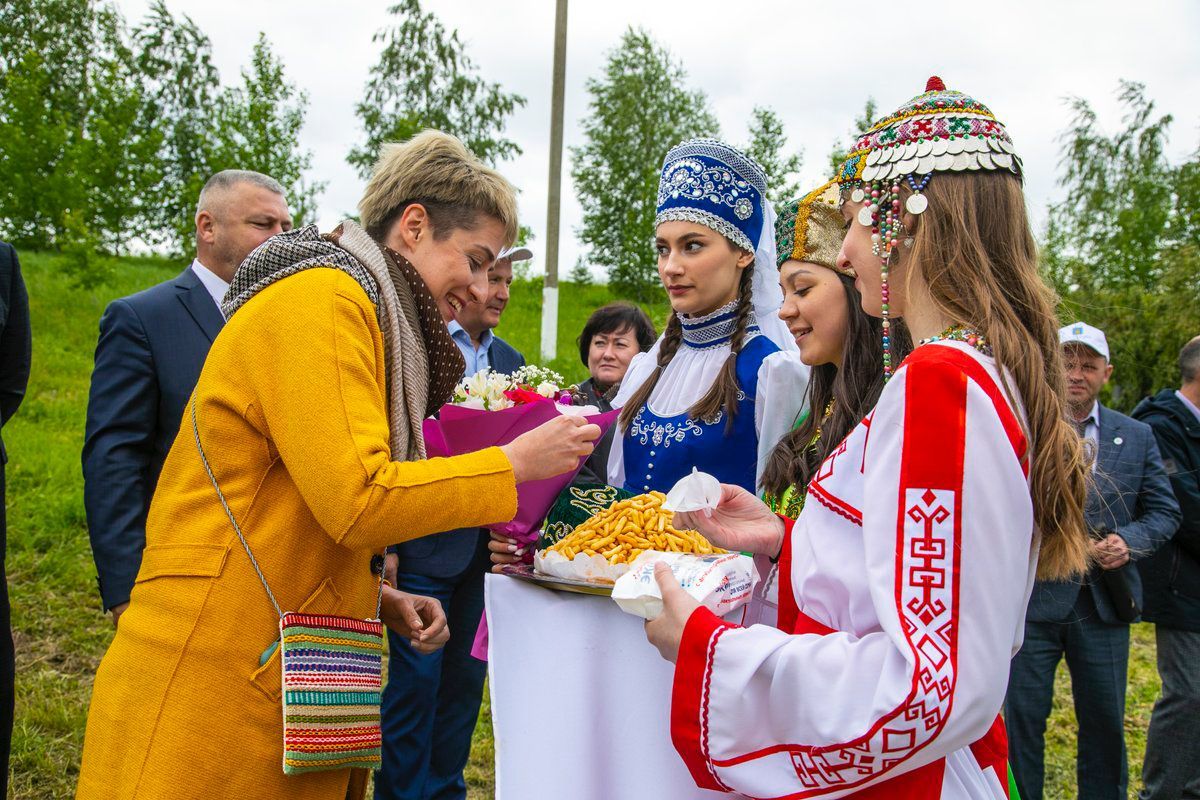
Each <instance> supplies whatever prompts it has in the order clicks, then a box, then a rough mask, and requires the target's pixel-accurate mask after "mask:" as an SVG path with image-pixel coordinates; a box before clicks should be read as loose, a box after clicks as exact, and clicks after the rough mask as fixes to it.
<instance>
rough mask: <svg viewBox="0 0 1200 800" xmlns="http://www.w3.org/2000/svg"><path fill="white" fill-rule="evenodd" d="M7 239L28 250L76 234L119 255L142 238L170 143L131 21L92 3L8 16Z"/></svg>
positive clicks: (3, 22)
mask: <svg viewBox="0 0 1200 800" xmlns="http://www.w3.org/2000/svg"><path fill="white" fill-rule="evenodd" d="M0 35H2V41H4V42H5V46H4V47H3V48H2V49H3V51H4V52H3V55H2V56H0V184H3V185H4V186H5V191H4V192H3V193H0V230H3V231H5V235H6V236H8V237H9V238H11V239H12V240H13V241H14V242H15V243H17V244H18V245H21V246H24V247H42V248H45V247H62V246H65V245H67V244H70V243H71V242H72V241H75V242H76V243H79V240H78V238H77V237H76V238H75V239H73V238H72V237H73V236H75V234H76V232H78V231H80V230H86V231H88V232H89V238H88V242H89V243H92V242H94V243H96V244H98V245H100V246H101V247H104V248H105V249H107V250H109V251H112V250H115V249H118V248H122V247H124V246H125V245H126V243H127V242H128V240H129V239H130V238H132V236H134V235H135V234H136V233H137V231H138V228H139V222H140V217H141V215H142V212H143V209H144V208H145V207H146V203H147V196H148V190H149V187H151V186H152V185H154V184H155V183H156V182H157V181H158V180H159V170H158V166H157V162H156V159H155V157H154V156H155V153H156V152H157V150H158V147H159V144H160V141H161V134H160V133H159V132H158V131H157V130H156V129H155V128H154V127H153V125H151V124H149V123H150V122H151V120H152V116H151V115H150V114H149V113H148V110H147V104H146V100H145V94H144V92H143V90H142V86H141V81H140V75H139V73H138V69H137V64H136V60H135V58H134V55H133V52H132V50H131V49H130V46H129V42H128V36H127V33H126V30H125V26H124V23H123V21H122V20H121V18H120V16H119V15H118V14H117V12H116V11H115V10H114V9H113V8H112V7H111V6H108V5H103V4H93V3H88V2H84V1H83V0H42V1H41V2H35V1H34V0H18V1H17V2H13V3H11V4H6V5H4V6H2V7H0Z"/></svg>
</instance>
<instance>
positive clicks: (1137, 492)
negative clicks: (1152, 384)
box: [1004, 322, 1180, 800]
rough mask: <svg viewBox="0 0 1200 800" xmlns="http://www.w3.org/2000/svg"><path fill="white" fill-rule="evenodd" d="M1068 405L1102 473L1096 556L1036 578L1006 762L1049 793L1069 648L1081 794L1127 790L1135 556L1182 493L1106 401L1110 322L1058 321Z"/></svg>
mask: <svg viewBox="0 0 1200 800" xmlns="http://www.w3.org/2000/svg"><path fill="white" fill-rule="evenodd" d="M1058 339H1059V342H1061V343H1062V347H1063V362H1064V367H1065V371H1066V382H1067V417H1068V421H1070V422H1071V423H1072V424H1073V425H1074V426H1075V428H1076V429H1077V430H1078V431H1079V435H1080V436H1081V437H1082V438H1083V439H1084V451H1085V454H1086V456H1087V458H1088V459H1089V460H1090V461H1091V464H1092V472H1093V476H1094V484H1093V487H1092V489H1091V490H1090V491H1089V492H1088V498H1087V507H1086V517H1087V523H1088V527H1089V528H1090V530H1091V532H1092V536H1093V545H1092V556H1093V559H1094V566H1093V567H1092V569H1091V570H1090V571H1089V572H1088V574H1087V575H1086V577H1085V578H1084V579H1083V580H1082V581H1078V580H1076V581H1038V582H1037V583H1036V584H1035V585H1034V589H1033V596H1032V597H1031V598H1030V601H1029V611H1028V613H1027V614H1026V618H1025V643H1024V644H1023V645H1022V647H1021V650H1020V652H1018V653H1017V655H1016V657H1015V658H1014V659H1013V662H1012V669H1011V672H1010V673H1009V681H1008V696H1007V698H1006V700H1005V703H1004V719H1005V723H1006V724H1007V725H1008V742H1009V763H1010V764H1011V765H1012V770H1013V775H1014V777H1015V778H1016V781H1017V786H1018V788H1019V790H1020V793H1021V797H1022V798H1024V800H1041V797H1042V783H1043V779H1044V776H1045V764H1044V753H1045V732H1046V719H1047V718H1048V717H1049V716H1050V707H1051V704H1052V703H1053V699H1054V673H1055V670H1056V669H1057V667H1058V662H1059V661H1060V660H1062V659H1063V658H1064V657H1065V658H1066V660H1067V668H1068V669H1069V670H1070V673H1071V688H1072V692H1073V694H1074V699H1075V716H1076V719H1077V720H1078V723H1079V739H1078V742H1079V744H1078V753H1077V756H1076V774H1077V780H1078V783H1079V795H1078V796H1079V798H1080V800H1100V799H1101V798H1104V799H1105V800H1117V799H1118V798H1120V800H1125V798H1126V797H1127V795H1128V783H1129V776H1128V767H1127V763H1126V758H1125V732H1124V722H1125V684H1126V675H1127V672H1128V666H1129V623H1131V622H1134V621H1135V620H1137V618H1138V615H1139V613H1140V612H1141V602H1142V584H1141V580H1140V578H1139V576H1138V571H1137V570H1136V569H1134V568H1133V566H1132V564H1131V563H1130V562H1132V561H1136V560H1138V559H1141V558H1144V557H1145V556H1148V555H1150V554H1151V553H1153V552H1154V551H1155V550H1156V549H1158V547H1159V546H1160V545H1161V544H1163V543H1164V542H1166V541H1167V540H1168V539H1170V538H1171V536H1172V535H1173V534H1174V533H1175V530H1176V528H1177V527H1178V526H1179V519H1180V516H1179V505H1178V503H1177V502H1176V501H1175V497H1174V494H1173V493H1172V491H1171V485H1170V483H1169V482H1168V479H1167V475H1166V472H1165V471H1164V470H1163V465H1162V459H1161V458H1160V457H1159V451H1158V445H1157V443H1156V442H1155V439H1154V434H1153V433H1152V431H1151V429H1150V426H1149V425H1147V424H1145V423H1144V422H1138V421H1137V420H1135V419H1132V418H1130V417H1127V416H1125V415H1124V414H1121V413H1119V412H1116V411H1113V410H1112V409H1110V408H1106V407H1104V406H1102V405H1101V404H1100V402H1099V396H1100V389H1101V387H1103V386H1104V384H1106V383H1108V380H1109V378H1110V377H1112V372H1113V367H1112V364H1111V363H1109V350H1108V340H1107V339H1106V338H1105V336H1104V332H1103V331H1101V330H1100V329H1099V328H1095V327H1093V326H1091V325H1088V324H1087V323H1084V322H1075V323H1072V324H1070V325H1067V326H1065V327H1063V328H1061V329H1060V330H1059V332H1058Z"/></svg>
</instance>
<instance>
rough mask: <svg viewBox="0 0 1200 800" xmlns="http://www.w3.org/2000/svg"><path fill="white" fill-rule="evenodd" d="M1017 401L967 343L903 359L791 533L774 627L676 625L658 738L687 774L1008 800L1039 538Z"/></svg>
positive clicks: (818, 482)
mask: <svg viewBox="0 0 1200 800" xmlns="http://www.w3.org/2000/svg"><path fill="white" fill-rule="evenodd" d="M1017 413H1023V410H1017V411H1016V413H1014V409H1013V408H1012V407H1011V406H1010V405H1009V403H1008V401H1007V399H1006V394H1005V392H1004V390H1003V389H1002V388H1001V385H1000V383H999V376H998V373H997V370H996V366H995V362H994V361H993V359H991V358H988V357H985V356H983V355H981V354H979V353H978V352H976V351H974V350H973V349H972V348H970V347H968V346H966V345H963V344H960V343H958V342H936V343H933V344H928V345H925V346H922V347H920V348H918V349H917V350H916V351H915V352H914V353H913V354H912V355H910V356H909V357H908V358H907V359H906V360H905V362H904V364H903V365H902V366H901V368H900V369H899V370H898V371H897V372H896V374H895V376H894V377H893V378H892V380H891V381H889V382H888V385H887V386H886V388H885V389H884V391H883V393H882V395H881V397H880V399H879V404H878V405H877V406H876V408H875V410H874V411H873V412H872V413H871V415H870V416H868V417H867V419H865V420H863V422H862V423H860V424H859V425H858V427H857V428H855V429H854V431H852V432H851V434H850V435H849V436H848V437H847V438H846V440H845V441H844V442H843V443H842V444H841V445H840V446H839V447H838V448H837V449H836V450H835V451H834V452H833V453H831V454H830V456H829V458H828V459H826V461H825V462H824V463H823V464H822V465H821V467H820V469H819V471H818V473H817V475H816V477H815V478H814V479H813V481H812V483H811V484H810V486H809V489H808V497H807V500H806V502H805V506H804V510H803V512H802V513H801V514H800V519H799V520H798V521H797V522H796V523H795V525H794V526H789V531H788V535H787V538H786V539H785V543H784V549H783V555H782V557H781V559H780V562H779V566H778V570H779V572H778V575H777V578H778V591H779V627H778V628H774V627H769V626H766V625H754V626H751V627H749V628H741V627H737V626H733V625H730V624H728V623H726V622H724V621H722V620H721V619H719V618H718V617H716V616H714V615H713V614H711V613H709V612H708V611H706V610H705V609H699V610H698V611H696V612H695V613H694V614H693V615H692V616H691V618H690V619H689V620H688V623H687V626H686V627H685V629H684V634H683V641H682V645H681V647H680V651H679V659H678V662H677V664H676V668H675V678H674V687H673V696H672V708H671V734H672V739H673V741H674V744H675V748H676V749H677V750H678V751H679V753H680V755H682V756H683V759H684V761H685V762H686V763H687V766H688V768H689V770H690V771H691V773H692V776H693V778H694V779H695V780H696V782H697V784H698V785H699V786H701V787H704V788H711V789H724V790H725V791H729V792H736V793H740V794H742V795H746V796H748V797H751V798H809V797H820V798H834V797H853V798H857V799H858V800H866V799H867V798H871V799H872V800H874V798H889V799H890V800H908V799H909V798H913V799H915V798H921V799H922V800H931V799H934V800H936V799H938V798H940V800H977V799H982V798H988V799H989V800H1000V799H1001V798H1005V797H1006V796H1007V791H1006V788H1007V767H1006V757H1007V754H1006V745H1005V735H1004V727H1003V724H1002V723H1001V722H1000V719H999V717H998V714H999V711H1000V707H1001V703H1002V701H1003V698H1004V691H1005V687H1006V685H1007V682H1008V669H1009V660H1010V659H1011V657H1012V656H1013V654H1014V653H1016V651H1017V649H1018V648H1019V647H1020V644H1021V638H1022V634H1023V630H1024V617H1025V607H1026V605H1027V603H1028V600H1029V595H1030V592H1031V590H1032V587H1033V580H1034V574H1035V572H1036V566H1037V550H1038V539H1037V536H1036V535H1035V531H1034V525H1033V507H1032V503H1031V500H1030V494H1029V484H1028V478H1027V475H1026V468H1025V467H1024V466H1023V457H1024V455H1025V451H1026V442H1025V439H1024V436H1023V434H1022V431H1021V428H1020V425H1019V424H1018V422H1017V416H1016V414H1017Z"/></svg>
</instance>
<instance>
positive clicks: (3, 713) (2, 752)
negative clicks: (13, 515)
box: [0, 462, 16, 797]
mask: <svg viewBox="0 0 1200 800" xmlns="http://www.w3.org/2000/svg"><path fill="white" fill-rule="evenodd" d="M7 554H8V516H7V503H6V501H5V485H4V464H3V463H2V462H0V797H8V756H9V751H11V750H12V729H13V704H14V697H15V689H14V685H13V684H14V680H15V678H16V658H15V654H14V651H13V638H12V609H11V608H9V604H8V573H7V571H6V570H5V568H4V561H5V557H6V556H7Z"/></svg>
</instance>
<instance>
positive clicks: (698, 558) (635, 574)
mask: <svg viewBox="0 0 1200 800" xmlns="http://www.w3.org/2000/svg"><path fill="white" fill-rule="evenodd" d="M659 561H665V562H666V563H667V564H668V565H669V566H670V567H671V572H673V573H674V574H675V579H676V580H677V581H679V585H680V586H682V587H683V590H684V591H685V592H687V593H688V594H690V595H691V596H692V597H694V598H695V599H696V600H697V601H698V602H699V603H700V605H702V606H704V607H705V608H707V609H708V610H709V611H711V612H713V613H714V614H716V615H717V616H719V617H723V616H725V615H726V614H728V613H729V612H730V611H733V610H735V609H738V608H741V607H742V606H743V605H745V604H746V603H748V602H749V601H750V597H751V596H752V595H753V593H754V587H755V585H757V584H758V577H759V576H758V569H757V568H756V567H755V566H754V559H753V558H751V557H750V556H744V555H742V554H741V553H725V554H723V555H709V556H702V555H693V554H691V553H659V552H653V551H651V552H646V553H642V554H641V555H640V556H638V557H637V558H636V559H635V560H634V562H633V566H631V567H630V568H629V571H628V572H626V573H625V574H624V575H622V576H621V577H619V578H618V579H617V582H616V584H615V585H614V586H613V594H612V596H613V600H616V601H617V605H619V606H620V607H621V610H622V611H625V612H627V613H629V614H633V615H634V616H638V617H642V618H644V619H654V618H655V617H657V616H658V615H659V614H661V613H662V610H663V604H662V593H661V592H660V591H659V589H658V581H656V580H655V579H654V565H655V564H656V563H657V562H659Z"/></svg>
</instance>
